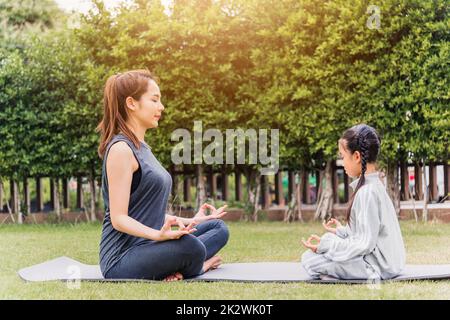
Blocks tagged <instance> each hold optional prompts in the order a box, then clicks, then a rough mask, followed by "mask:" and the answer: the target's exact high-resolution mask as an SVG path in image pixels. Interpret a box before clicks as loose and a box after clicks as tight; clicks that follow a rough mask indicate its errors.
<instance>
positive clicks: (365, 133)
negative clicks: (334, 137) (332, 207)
mask: <svg viewBox="0 0 450 320" xmlns="http://www.w3.org/2000/svg"><path fill="white" fill-rule="evenodd" d="M339 141H340V142H342V143H343V146H344V148H345V149H346V150H347V151H349V152H351V153H352V154H353V153H355V152H356V151H359V153H360V154H361V176H360V178H359V181H358V184H357V185H356V188H355V191H354V192H353V195H352V197H351V200H350V205H349V207H348V209H347V222H349V221H350V214H351V211H352V205H353V200H354V198H355V195H356V192H358V190H359V189H360V188H361V187H362V186H363V185H364V182H365V178H364V174H365V173H366V169H367V164H368V163H372V162H375V161H376V160H377V157H378V154H379V153H380V144H381V140H380V137H379V135H378V133H377V131H376V130H375V129H374V128H372V127H371V126H368V125H366V124H358V125H356V126H353V127H351V128H350V129H347V130H346V131H345V132H344V134H343V135H342V137H341V139H340V140H339Z"/></svg>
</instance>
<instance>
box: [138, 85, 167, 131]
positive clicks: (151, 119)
mask: <svg viewBox="0 0 450 320" xmlns="http://www.w3.org/2000/svg"><path fill="white" fill-rule="evenodd" d="M133 100H134V99H133ZM134 103H135V104H136V107H137V108H134V110H133V116H134V119H135V120H136V121H137V122H138V123H139V124H140V125H141V126H143V127H145V128H146V129H151V128H156V127H158V121H159V119H160V118H161V115H162V112H163V110H164V106H163V104H162V103H161V92H160V90H159V87H158V85H157V84H156V82H155V81H153V80H149V82H148V88H147V91H146V92H145V93H144V94H143V95H142V96H141V98H140V99H139V100H138V101H136V100H134Z"/></svg>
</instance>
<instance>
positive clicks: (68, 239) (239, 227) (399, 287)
mask: <svg viewBox="0 0 450 320" xmlns="http://www.w3.org/2000/svg"><path fill="white" fill-rule="evenodd" d="M229 227H230V235H231V237H230V241H229V243H228V245H227V246H226V248H224V249H223V251H222V252H221V256H222V257H223V259H224V261H225V262H227V263H231V262H256V261H298V259H299V256H300V254H301V252H303V251H304V250H303V249H302V248H300V246H299V240H300V238H301V237H306V236H308V235H309V234H310V233H320V232H321V231H322V229H321V226H320V225H319V224H316V223H308V224H300V223H293V224H284V223H281V222H261V223H257V224H253V223H244V222H235V223H229ZM401 227H402V231H403V235H404V238H405V243H406V247H407V263H414V264H439V263H442V264H450V249H449V243H450V224H433V223H429V224H423V223H418V224H416V223H414V222H402V224H401ZM100 233H101V224H100V223H96V224H86V223H85V224H77V225H70V224H63V225H22V226H19V225H3V226H0V246H1V247H0V257H1V260H0V261H1V262H0V299H450V281H415V282H398V283H395V282H394V283H384V284H382V285H381V286H379V287H377V288H372V287H369V286H368V285H317V284H306V283H290V284H282V283H266V284H264V283H231V282H214V283H204V282H194V283H192V282H191V283H187V282H179V283H97V282H82V283H81V287H80V289H70V288H69V287H68V286H67V284H66V283H64V282H59V281H55V282H44V283H25V282H24V281H22V280H21V279H20V278H19V277H18V275H17V270H19V269H20V268H23V267H27V266H30V265H32V264H36V263H40V262H43V261H45V260H48V259H52V258H55V257H58V256H62V255H66V256H69V257H72V258H75V259H78V260H80V261H82V262H85V263H88V264H96V263H98V243H99V240H100Z"/></svg>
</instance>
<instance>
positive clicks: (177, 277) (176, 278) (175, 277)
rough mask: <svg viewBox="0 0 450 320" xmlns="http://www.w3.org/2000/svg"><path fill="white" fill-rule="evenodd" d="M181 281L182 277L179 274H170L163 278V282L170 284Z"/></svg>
mask: <svg viewBox="0 0 450 320" xmlns="http://www.w3.org/2000/svg"><path fill="white" fill-rule="evenodd" d="M179 280H183V275H182V274H181V273H179V272H177V273H174V274H171V275H170V276H167V277H165V278H164V281H167V282H172V281H179Z"/></svg>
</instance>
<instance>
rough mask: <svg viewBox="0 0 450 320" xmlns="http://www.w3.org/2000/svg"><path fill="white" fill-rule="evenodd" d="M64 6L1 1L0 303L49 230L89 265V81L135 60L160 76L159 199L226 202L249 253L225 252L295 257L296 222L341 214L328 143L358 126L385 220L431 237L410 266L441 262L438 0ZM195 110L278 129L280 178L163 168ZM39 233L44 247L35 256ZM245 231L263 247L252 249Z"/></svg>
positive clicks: (96, 177)
mask: <svg viewBox="0 0 450 320" xmlns="http://www.w3.org/2000/svg"><path fill="white" fill-rule="evenodd" d="M63 2H64V1H62V0H61V1H58V2H53V1H51V0H42V1H37V0H21V1H7V0H0V24H1V32H0V224H1V227H0V228H1V229H0V236H1V237H2V239H3V241H2V243H3V249H2V250H5V252H4V256H5V257H8V256H11V257H12V251H11V250H12V248H14V247H15V246H19V245H20V244H23V243H26V245H29V246H30V247H29V248H28V249H27V250H29V251H27V250H25V251H24V252H28V253H27V254H24V255H23V256H20V257H17V259H11V260H10V261H9V263H8V264H6V265H5V264H4V268H5V270H7V273H8V274H9V276H5V278H4V280H5V281H3V283H4V285H5V283H6V286H8V283H9V284H11V286H10V287H9V288H10V291H8V290H6V289H5V291H4V294H5V295H6V296H7V297H8V295H7V294H6V292H9V294H10V295H9V296H11V295H12V296H19V297H21V296H27V295H26V294H24V293H23V291H21V290H22V289H20V288H21V287H20V285H19V284H18V283H17V282H16V279H12V272H13V270H17V268H19V267H24V266H26V265H27V264H31V260H33V259H31V260H30V257H34V260H33V262H34V263H38V262H41V261H42V259H48V258H51V257H53V256H54V255H56V254H57V253H56V251H57V249H58V248H59V249H60V251H58V255H59V253H60V252H61V251H64V250H69V249H68V247H67V246H63V245H62V244H61V243H59V244H56V243H55V239H54V238H51V237H49V236H48V235H49V234H53V232H56V233H57V234H58V236H57V239H59V240H58V241H62V239H65V240H64V241H65V242H64V243H66V244H67V242H68V241H70V240H69V239H72V240H71V241H73V242H77V241H80V242H79V243H78V245H77V246H76V247H73V248H72V249H71V250H72V251H70V252H72V255H73V253H74V252H75V255H76V254H78V257H79V258H80V259H84V260H85V261H86V260H87V261H90V262H91V263H98V261H96V259H97V256H96V251H95V250H98V248H97V247H96V246H97V245H98V240H99V237H100V230H101V224H100V223H101V221H102V217H103V214H104V212H103V210H104V208H103V202H102V197H101V188H100V187H101V164H102V162H101V159H100V158H99V157H98V154H97V147H98V143H99V134H98V133H97V132H96V131H95V128H96V126H97V125H98V123H99V122H100V120H101V117H102V94H103V92H102V90H103V85H104V83H105V81H106V79H107V78H108V76H110V75H112V74H115V73H117V72H123V71H126V70H129V69H138V68H147V69H149V70H150V71H151V72H153V73H154V74H155V75H156V76H157V77H158V78H159V85H160V88H161V92H162V102H163V103H164V105H165V108H166V110H165V112H164V114H163V118H162V120H161V121H160V126H159V127H158V128H157V129H156V130H149V132H148V135H147V136H146V142H147V143H148V144H149V145H150V146H151V148H152V150H153V152H154V154H155V155H156V157H157V158H158V159H159V160H160V162H161V163H162V164H163V165H164V166H165V167H166V168H167V169H168V171H169V172H170V173H171V175H172V177H173V182H174V184H173V191H172V196H171V198H170V200H169V206H168V210H170V212H172V213H174V214H177V215H183V216H191V215H193V214H194V212H195V209H196V208H197V207H198V204H199V203H202V202H204V201H208V202H211V203H213V204H215V205H217V206H219V205H221V204H223V203H224V202H226V203H228V205H229V207H230V210H229V214H228V215H227V217H226V218H225V219H226V220H228V221H230V223H231V228H232V230H240V231H236V232H237V233H238V235H236V239H242V241H244V242H245V241H246V240H244V235H245V233H246V232H250V235H255V237H254V239H253V240H252V241H254V243H253V242H249V243H247V244H254V245H255V247H252V246H251V245H250V248H246V249H243V248H241V254H234V253H232V251H231V249H232V248H233V245H231V248H230V250H229V251H227V252H228V257H229V258H230V259H231V261H247V260H249V261H258V260H259V259H263V258H264V259H266V260H267V259H275V260H278V259H281V260H283V259H291V260H292V259H293V256H294V250H295V252H296V253H295V256H298V253H297V252H298V251H299V247H298V241H297V240H298V239H297V238H298V237H299V232H304V233H305V235H307V234H306V233H307V230H308V233H309V229H311V228H312V229H311V230H317V226H316V223H317V222H314V221H321V220H322V219H324V218H328V217H330V216H336V217H342V215H343V213H344V212H345V209H346V207H347V204H348V201H349V199H350V198H351V189H350V188H349V183H350V182H351V178H349V177H348V176H347V175H346V174H345V172H344V171H343V168H342V164H341V162H340V161H339V160H338V159H337V152H338V149H337V140H338V139H339V137H340V135H341V134H342V132H343V131H344V130H345V129H347V128H349V127H351V126H353V125H355V124H357V123H362V122H364V123H367V124H369V125H371V126H373V127H375V128H376V129H377V130H378V132H379V133H380V135H381V139H382V151H381V155H380V159H379V160H380V161H379V165H380V171H381V173H382V178H383V181H384V183H385V185H386V188H387V190H388V193H389V195H390V197H391V198H392V200H393V202H394V205H395V207H396V210H397V213H398V215H399V219H400V220H402V221H404V220H412V221H404V223H403V222H402V223H403V224H402V230H403V232H404V233H406V237H407V239H409V238H408V237H410V240H408V241H409V242H410V243H411V244H417V241H418V239H417V238H415V237H418V236H420V235H422V236H425V237H431V238H430V239H431V240H430V241H431V242H432V243H435V244H436V246H435V247H434V251H433V250H432V251H431V252H430V253H429V254H432V255H433V257H432V258H431V257H430V256H427V255H426V253H425V252H426V250H427V248H425V247H424V246H422V245H418V246H417V247H415V249H412V248H410V251H409V252H410V253H411V255H410V257H411V256H412V257H413V258H412V260H409V262H410V263H415V262H416V263H438V262H440V263H445V262H447V263H448V260H449V258H450V257H449V255H450V253H449V252H448V248H447V247H445V246H444V245H445V243H448V241H449V231H448V225H445V224H442V222H449V221H450V202H449V198H448V194H449V186H450V182H449V178H450V169H449V150H450V149H449V139H448V138H449V132H450V131H449V127H450V123H449V119H450V108H449V98H450V90H449V88H450V86H449V75H450V72H449V71H450V67H449V64H450V42H449V38H450V33H449V30H450V19H449V9H450V6H449V4H448V1H446V0H433V1H431V0H425V1H422V0H420V1H419V0H384V1H376V3H375V2H373V1H366V0H355V1H347V0H334V1H329V0H282V1H275V0H218V1H212V0H191V1H188V0H175V1H163V3H161V2H160V1H158V0H136V1H122V2H120V1H117V2H115V3H114V4H115V5H114V6H111V5H110V4H111V3H113V1H106V4H107V5H105V4H104V3H103V2H102V1H93V2H92V4H91V5H88V6H87V5H86V6H83V10H82V11H83V12H82V13H81V12H80V11H74V12H71V11H68V10H67V8H66V9H65V6H64V5H63ZM66 2H67V1H66ZM69 2H70V3H72V4H74V3H75V7H76V1H69ZM81 2H82V1H79V3H81ZM67 3H68V2H67ZM67 3H66V4H67ZM86 3H88V2H87V1H83V5H85V4H86ZM373 5H375V6H376V8H375V9H374V7H373ZM377 8H378V9H377ZM194 121H202V123H203V127H204V130H206V129H208V128H216V129H219V130H221V131H225V130H226V129H230V128H232V129H238V128H240V129H243V130H246V129H256V130H258V129H279V130H280V143H279V146H280V171H279V172H278V174H276V175H269V176H261V175H260V172H259V170H258V169H259V168H260V167H259V166H258V165H249V164H240V165H205V164H198V165H177V166H175V165H173V163H172V162H171V157H170V155H171V150H172V148H173V147H174V145H175V142H172V141H171V140H170V135H171V133H172V132H173V131H174V130H175V129H179V128H184V129H187V130H189V131H191V132H192V129H193V122H194ZM414 220H415V221H423V222H421V223H417V222H414ZM86 221H88V223H87V224H85V223H84V222H86ZM94 221H97V222H94ZM267 221H270V223H269V224H267V223H268V222H267ZM275 221H285V222H293V221H300V222H303V223H294V224H285V223H282V222H275ZM426 221H428V223H427V222H426ZM42 222H45V223H46V224H45V226H43V227H40V226H34V225H35V224H39V223H42ZM80 222H83V223H80ZM22 223H24V224H26V225H29V226H17V224H22ZM67 223H69V224H67ZM423 223H425V224H423ZM249 224H254V226H253V227H252V226H251V225H249ZM58 225H60V227H59V228H61V229H58V227H57V226H58ZM76 226H78V227H76ZM27 228H28V229H27ZM46 228H50V229H46ZM53 228H57V229H53ZM71 228H79V229H75V230H72V229H71ZM246 228H248V230H246ZM315 228H316V229H315ZM269 229H270V230H278V231H280V232H281V233H283V232H292V233H295V246H292V248H290V249H289V250H292V251H288V252H285V253H280V252H278V251H277V250H278V249H280V250H282V249H284V248H285V247H284V246H283V245H282V244H283V243H286V241H294V238H292V239H291V238H290V239H291V240H287V239H284V238H283V239H281V238H277V236H276V235H275V234H276V232H274V234H270V235H268V238H267V239H266V237H263V236H261V237H259V236H258V234H259V232H269V231H268V230H269ZM71 230H72V231H73V232H72V231H71ZM252 230H253V231H252ZM299 230H300V231H299ZM301 230H303V231H301ZM294 231H295V232H294ZM239 232H241V233H242V234H239ZM251 232H254V233H251ZM317 232H319V231H317ZM84 234H86V235H87V234H89V235H88V236H87V239H90V240H91V241H89V244H87V247H89V246H90V247H89V248H91V249H90V250H91V251H89V252H85V251H84V250H87V249H80V248H87V247H86V246H83V245H81V243H84V242H86V239H84V240H80V235H84ZM241 236H242V238H241ZM30 237H31V239H32V240H31V242H30V241H28V242H27V241H26V239H28V238H30ZM40 237H42V239H41V238H40ZM292 237H294V236H292ZM97 238H98V239H97ZM36 239H40V240H39V241H40V242H41V243H43V244H44V246H45V244H47V245H48V246H49V248H47V249H46V250H47V251H45V250H44V251H40V253H39V254H33V253H36V251H35V248H36V246H37V245H38V244H36V243H34V247H32V242H33V240H35V241H36ZM257 239H259V240H260V241H262V242H261V243H264V247H266V248H267V247H268V246H269V247H270V246H273V250H270V252H268V253H267V252H266V253H265V254H262V253H261V255H260V256H258V253H257V252H258V251H257V250H256V249H255V248H257V247H258V245H257V244H256V243H257V241H256V240H257ZM427 239H428V238H427ZM83 241H84V242H83ZM236 241H238V240H236ZM264 241H265V242H264ZM283 241H284V242H283ZM278 242H279V243H281V244H280V245H281V247H279V246H277V245H274V243H278ZM40 247H41V248H42V245H40ZM33 248H34V249H33ZM252 248H253V249H254V250H256V251H255V252H256V253H255V252H253V251H252V250H251V249H252ZM277 248H278V249H277ZM439 248H441V249H439ZM235 249H236V248H235ZM77 250H78V251H77ZM80 250H81V251H80ZM414 250H418V251H414ZM438 250H440V251H438ZM70 252H69V253H68V255H70ZM289 252H290V253H289ZM253 253H254V254H256V255H257V256H254V257H253V258H252V254H253ZM421 254H422V255H421ZM39 259H40V260H41V261H39ZM230 259H229V260H230ZM297 259H298V257H297ZM410 259H411V258H410ZM4 261H6V260H4ZM440 285H442V284H440ZM446 285H447V286H448V284H446ZM11 288H14V289H11ZM17 288H19V289H17ZM36 288H40V287H39V286H38V287H36ZM245 288H248V287H245ZM395 288H396V287H394V289H395ZM400 288H402V287H400ZM430 288H431V289H430V290H431V291H432V292H434V294H436V292H437V291H436V290H435V289H436V287H435V285H434V284H430ZM275 289H276V288H275ZM14 290H17V291H14ZM249 290H250V289H249ZM400 290H403V289H400ZM44 291H45V290H44ZM112 291H113V289H111V292H112ZM175 291H176V290H175ZM175 291H174V292H173V294H175V296H176V294H178V293H176V292H175ZM257 291H258V290H256V289H255V290H253V291H252V290H250V291H249V293H248V294H249V295H248V296H245V295H244V296H243V297H249V296H250V297H251V296H252V294H256V295H257ZM32 292H33V291H32ZM45 292H47V291H45ZM48 292H49V293H48V296H49V297H53V296H54V294H55V293H54V292H53V291H52V290H49V291H48ZM163 292H165V291H164V290H163ZM182 292H183V291H182ZM199 292H200V291H199ZM211 292H212V291H211ZM317 292H318V293H317V295H318V296H320V295H321V294H322V293H321V291H320V290H319V291H317ZM386 292H387V293H386V295H385V297H397V296H396V295H395V294H394V293H392V292H395V290H393V291H386ZM59 293H60V294H61V292H59ZM34 294H35V296H33V295H31V296H32V297H36V296H38V295H39V289H36V291H35V293H34ZM111 294H112V293H111ZM411 294H412V296H414V295H415V294H417V296H419V291H417V292H416V291H414V290H412V293H411ZM63 295H64V294H63ZM340 295H341V296H342V291H339V290H338V291H336V296H340ZM44 296H45V293H44ZM169 296H170V294H169ZM281 296H283V294H281ZM331 296H333V295H332V294H331V295H330V297H331ZM344 296H345V294H344ZM349 296H350V297H352V295H351V293H349ZM400 296H401V295H400ZM194 297H195V294H194ZM294 297H295V296H294ZM361 297H364V295H361Z"/></svg>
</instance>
